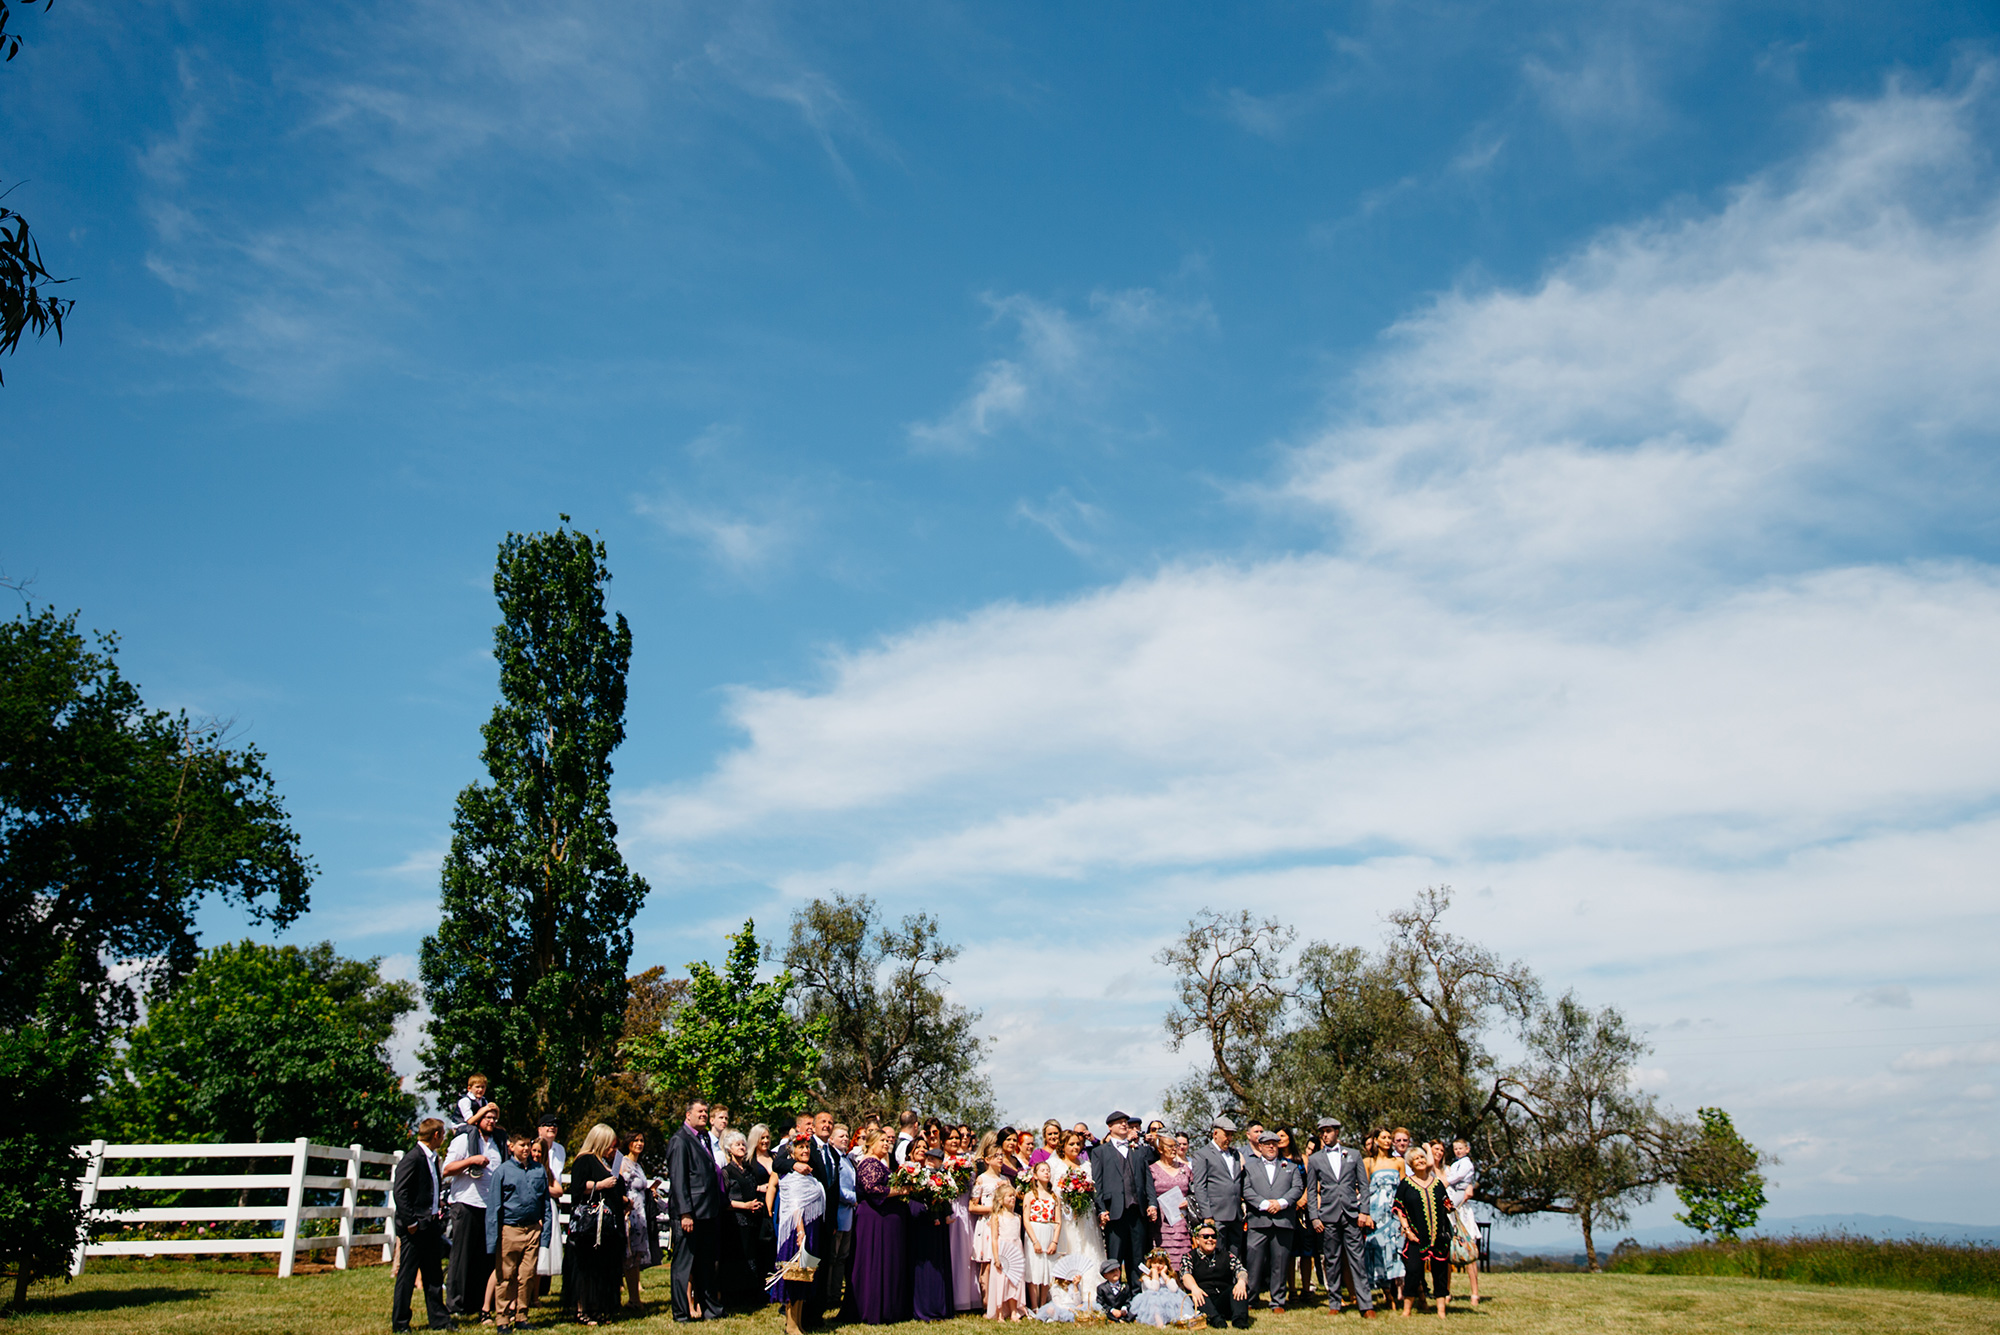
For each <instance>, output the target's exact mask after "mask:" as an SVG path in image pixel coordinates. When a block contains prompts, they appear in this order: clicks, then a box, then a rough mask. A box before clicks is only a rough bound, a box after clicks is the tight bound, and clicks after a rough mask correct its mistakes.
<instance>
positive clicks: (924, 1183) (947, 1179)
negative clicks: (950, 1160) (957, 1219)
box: [895, 1163, 960, 1214]
mask: <svg viewBox="0 0 2000 1335" xmlns="http://www.w3.org/2000/svg"><path fill="white" fill-rule="evenodd" d="M895 1180H896V1183H897V1185H899V1186H901V1187H902V1188H903V1193H904V1195H906V1196H908V1197H909V1198H910V1199H911V1200H913V1201H922V1202H923V1203H924V1204H925V1205H927V1206H928V1207H930V1212H931V1213H932V1214H950V1213H951V1205H952V1202H953V1201H955V1200H957V1199H958V1193H959V1190H960V1187H959V1180H958V1175H957V1174H955V1173H953V1172H952V1171H951V1170H950V1169H948V1168H932V1167H930V1166H929V1165H928V1164H921V1163H906V1164H904V1165H903V1166H902V1167H901V1168H898V1169H897V1170H896V1178H895Z"/></svg>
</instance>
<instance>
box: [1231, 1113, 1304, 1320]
mask: <svg viewBox="0 0 2000 1335" xmlns="http://www.w3.org/2000/svg"><path fill="white" fill-rule="evenodd" d="M1305 1191H1306V1184H1305V1179H1304V1178H1303V1177H1301V1176H1300V1174H1299V1170H1298V1169H1297V1168H1295V1167H1294V1166H1293V1165H1292V1162H1291V1160H1289V1159H1280V1158H1279V1157H1278V1134H1277V1132H1275V1131H1266V1132H1264V1133H1263V1134H1262V1135H1261V1136H1259V1137H1258V1141H1257V1157H1256V1158H1255V1159H1252V1160H1251V1161H1250V1166H1249V1167H1247V1168H1245V1169H1244V1170H1243V1223H1244V1227H1245V1230H1246V1231H1247V1233H1248V1235H1249V1236H1248V1242H1249V1252H1250V1265H1249V1271H1250V1296H1251V1297H1252V1298H1255V1297H1256V1296H1257V1293H1258V1291H1259V1290H1260V1289H1262V1288H1264V1287H1265V1286H1266V1285H1269V1286H1270V1289H1271V1310H1272V1311H1273V1312H1282V1311H1284V1310H1285V1299H1287V1298H1289V1297H1290V1296H1291V1291H1290V1287H1289V1284H1288V1280H1289V1279H1290V1276H1289V1275H1287V1274H1286V1272H1287V1271H1288V1270H1290V1269H1291V1265H1290V1261H1291V1257H1292V1220H1293V1218H1294V1216H1295V1214H1296V1213H1297V1210H1298V1205H1299V1198H1300V1197H1302V1196H1304V1195H1305Z"/></svg>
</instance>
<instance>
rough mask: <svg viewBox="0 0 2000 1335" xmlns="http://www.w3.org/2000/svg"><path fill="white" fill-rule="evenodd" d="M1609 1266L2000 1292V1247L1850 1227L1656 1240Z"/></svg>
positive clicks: (1638, 1271)
mask: <svg viewBox="0 0 2000 1335" xmlns="http://www.w3.org/2000/svg"><path fill="white" fill-rule="evenodd" d="M1608 1268H1609V1269H1611V1270H1613V1271H1616V1272H1619V1273H1622V1274H1628V1275H1715V1276H1734V1277H1741V1278H1746V1279H1783V1280H1791V1281H1792V1282H1794V1283H1798V1284H1841V1285H1856V1286H1861V1287H1865V1288H1876V1289H1916V1290H1921V1291H1924V1292H1928V1293H1961V1294H1970V1295H1973V1296H1976V1297H1984V1298H2000V1247H1988V1246H1981V1245H1979V1244H1976V1243H1959V1242H1940V1241H1936V1240H1934V1239H1930V1238H1914V1239H1909V1240H1888V1239H1878V1238H1856V1237H1849V1236H1848V1235H1846V1234H1821V1235H1819V1236H1816V1237H1789V1238H1745V1239H1742V1240H1740V1241H1736V1242H1697V1243H1693V1244H1690V1245H1688V1246H1683V1247H1651V1248H1643V1249H1638V1250H1632V1251H1625V1252H1623V1253H1622V1254H1621V1255H1618V1256H1615V1257H1614V1258H1613V1259H1612V1261H1611V1264H1610V1266H1609V1267H1608Z"/></svg>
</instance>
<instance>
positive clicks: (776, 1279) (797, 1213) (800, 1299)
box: [766, 1138, 826, 1335]
mask: <svg viewBox="0 0 2000 1335" xmlns="http://www.w3.org/2000/svg"><path fill="white" fill-rule="evenodd" d="M791 1158H792V1171H791V1172H789V1173H786V1174H785V1175H784V1177H782V1178H781V1179H779V1181H778V1220H777V1238H778V1266H777V1271H776V1273H774V1274H773V1275H772V1276H771V1282H770V1286H769V1288H768V1289H767V1290H766V1292H768V1293H769V1294H770V1295H771V1301H772V1302H775V1303H779V1304H781V1305H782V1306H783V1307H784V1309H785V1335H800V1322H801V1320H802V1319H803V1317H804V1315H805V1306H806V1299H807V1298H810V1297H811V1296H812V1291H813V1282H812V1281H811V1280H809V1279H784V1278H781V1276H782V1275H783V1274H784V1270H785V1266H786V1264H787V1263H788V1262H790V1261H792V1260H793V1259H794V1258H802V1257H804V1256H808V1255H809V1256H814V1257H817V1256H819V1255H821V1254H822V1250H823V1249H822V1248H821V1246H820V1232H821V1229H820V1221H821V1220H822V1219H824V1218H825V1217H826V1188H825V1187H823V1186H821V1185H820V1182H819V1179H818V1178H816V1177H814V1176H813V1170H812V1141H810V1140H807V1139H803V1138H801V1139H799V1140H795V1141H793V1142H792V1146H791Z"/></svg>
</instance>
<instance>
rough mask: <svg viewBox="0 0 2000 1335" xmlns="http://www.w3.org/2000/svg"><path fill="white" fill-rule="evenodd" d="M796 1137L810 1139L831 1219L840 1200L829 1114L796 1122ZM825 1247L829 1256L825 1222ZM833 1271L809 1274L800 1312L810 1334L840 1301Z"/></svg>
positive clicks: (830, 1233) (823, 1112)
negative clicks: (809, 1288)
mask: <svg viewBox="0 0 2000 1335" xmlns="http://www.w3.org/2000/svg"><path fill="white" fill-rule="evenodd" d="M798 1130H799V1133H800V1134H804V1135H807V1136H810V1137H812V1140H811V1145H812V1161H811V1162H812V1173H813V1176H814V1177H815V1178H817V1179H819V1184H820V1186H821V1187H823V1188H825V1190H826V1199H827V1201H828V1205H827V1207H826V1217H827V1219H828V1220H829V1221H831V1220H832V1218H833V1211H834V1206H833V1204H832V1203H833V1202H836V1201H838V1200H839V1199H840V1160H839V1158H838V1156H837V1152H836V1151H835V1150H834V1148H833V1139H832V1137H833V1110H832V1109H831V1108H822V1109H820V1110H819V1112H818V1113H817V1114H816V1115H814V1116H812V1117H805V1116H801V1117H800V1118H799V1127H798ZM821 1231H822V1233H823V1235H824V1236H825V1237H826V1238H827V1244H826V1246H825V1247H824V1248H823V1249H822V1250H824V1251H825V1252H826V1253H827V1254H828V1255H832V1252H833V1242H832V1237H833V1229H832V1225H831V1223H830V1222H829V1223H828V1224H825V1225H822V1226H821ZM833 1283H834V1268H833V1267H832V1266H830V1265H824V1264H822V1265H821V1266H820V1268H819V1269H818V1270H817V1271H815V1272H814V1274H813V1282H812V1293H811V1296H809V1297H808V1298H807V1299H806V1306H805V1312H804V1314H803V1315H804V1322H803V1324H804V1325H805V1327H806V1328H807V1329H808V1330H810V1329H812V1328H813V1327H816V1326H818V1325H820V1324H821V1322H822V1321H823V1320H824V1319H825V1317H826V1309H827V1308H829V1307H831V1306H833V1305H834V1304H835V1303H837V1302H839V1301H840V1294H839V1293H837V1292H834V1291H832V1285H833Z"/></svg>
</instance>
